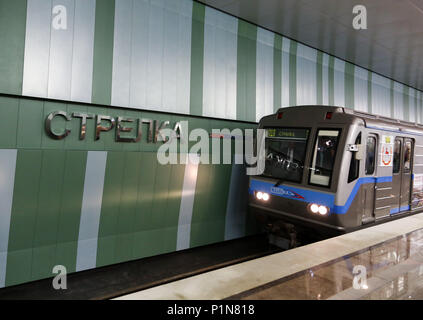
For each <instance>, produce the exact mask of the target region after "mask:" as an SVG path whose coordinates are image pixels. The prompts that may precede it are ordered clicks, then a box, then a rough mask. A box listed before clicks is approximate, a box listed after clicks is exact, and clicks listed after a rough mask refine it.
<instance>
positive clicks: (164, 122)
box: [154, 120, 170, 143]
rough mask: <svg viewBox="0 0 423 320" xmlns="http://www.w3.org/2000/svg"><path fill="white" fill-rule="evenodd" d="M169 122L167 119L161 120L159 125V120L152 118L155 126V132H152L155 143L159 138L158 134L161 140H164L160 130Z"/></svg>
mask: <svg viewBox="0 0 423 320" xmlns="http://www.w3.org/2000/svg"><path fill="white" fill-rule="evenodd" d="M169 124H170V122H169V121H163V122H162V124H161V125H160V126H159V120H154V127H155V128H156V131H155V134H154V143H156V142H157V141H158V140H159V139H158V138H159V134H160V136H161V138H162V141H163V142H166V138H165V137H163V135H162V134H161V132H160V130H162V129H165V128H166V127H167V126H168V125H169Z"/></svg>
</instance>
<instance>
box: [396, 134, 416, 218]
mask: <svg viewBox="0 0 423 320" xmlns="http://www.w3.org/2000/svg"><path fill="white" fill-rule="evenodd" d="M412 152H413V140H411V139H410V138H402V137H396V138H395V143H394V159H393V166H392V191H393V195H394V203H393V205H392V207H391V214H395V213H398V212H403V211H407V210H410V196H411V192H410V189H411V174H412V173H411V168H412V164H411V159H412Z"/></svg>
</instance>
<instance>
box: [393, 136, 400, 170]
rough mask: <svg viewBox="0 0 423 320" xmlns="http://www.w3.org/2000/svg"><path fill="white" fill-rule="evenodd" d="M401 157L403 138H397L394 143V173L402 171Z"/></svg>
mask: <svg viewBox="0 0 423 320" xmlns="http://www.w3.org/2000/svg"><path fill="white" fill-rule="evenodd" d="M400 158H401V140H395V144H394V161H393V168H392V172H393V173H398V172H399V171H400Z"/></svg>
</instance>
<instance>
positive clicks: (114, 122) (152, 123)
mask: <svg viewBox="0 0 423 320" xmlns="http://www.w3.org/2000/svg"><path fill="white" fill-rule="evenodd" d="M59 117H60V118H63V119H65V121H71V120H72V119H79V121H80V130H79V140H85V136H86V133H87V119H95V131H94V139H95V140H100V134H101V133H102V132H108V131H111V130H113V129H115V130H116V134H115V140H116V142H139V141H140V140H141V137H142V128H143V126H147V142H149V143H152V142H153V143H157V142H158V141H163V142H166V138H165V137H164V136H163V135H162V134H161V130H163V129H166V128H169V125H170V121H167V120H165V121H159V120H152V119H143V118H137V119H134V118H128V117H120V116H119V117H111V116H106V115H100V114H98V115H92V114H88V113H80V112H73V113H72V114H68V113H67V112H65V111H54V112H51V113H50V114H49V115H48V116H47V118H46V119H45V130H46V133H47V134H48V135H49V136H50V137H51V138H53V139H55V140H62V139H65V138H66V137H67V136H69V135H70V134H71V130H70V129H66V128H63V130H62V131H61V132H59V133H58V132H54V130H53V128H52V123H53V121H54V120H55V119H56V118H59ZM131 124H133V125H132V126H130V125H131ZM134 124H136V126H134ZM173 131H174V132H175V137H176V138H178V139H180V138H181V134H182V127H181V123H180V122H176V123H175V125H174V128H173ZM122 133H124V135H122Z"/></svg>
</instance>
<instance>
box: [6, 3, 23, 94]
mask: <svg viewBox="0 0 423 320" xmlns="http://www.w3.org/2000/svg"><path fill="white" fill-rule="evenodd" d="M26 6H27V3H26V0H12V1H11V0H0V92H3V93H10V94H21V93H22V79H23V64H24V49H25V28H26Z"/></svg>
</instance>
